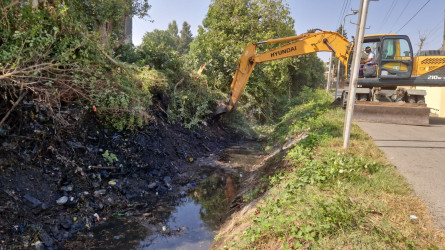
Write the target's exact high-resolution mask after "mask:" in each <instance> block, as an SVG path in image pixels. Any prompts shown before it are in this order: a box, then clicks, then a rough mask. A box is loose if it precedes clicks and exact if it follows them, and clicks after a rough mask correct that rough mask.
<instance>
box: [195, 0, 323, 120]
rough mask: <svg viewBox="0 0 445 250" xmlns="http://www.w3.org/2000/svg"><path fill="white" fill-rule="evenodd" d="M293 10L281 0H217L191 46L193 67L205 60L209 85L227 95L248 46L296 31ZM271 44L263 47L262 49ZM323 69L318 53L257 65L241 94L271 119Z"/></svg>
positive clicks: (254, 111)
mask: <svg viewBox="0 0 445 250" xmlns="http://www.w3.org/2000/svg"><path fill="white" fill-rule="evenodd" d="M289 14H290V11H289V7H288V5H287V4H284V1H282V0H266V1H262V0H261V1H260V0H237V1H222V0H215V1H213V2H212V3H211V5H210V6H209V11H208V13H207V15H206V18H205V19H204V20H203V26H200V28H199V31H198V33H199V34H198V36H197V37H196V38H195V40H194V41H193V42H192V43H191V45H190V53H189V57H188V60H187V62H188V63H189V64H191V65H190V66H189V67H190V68H194V69H197V68H199V66H201V65H203V64H204V63H206V68H207V70H206V71H204V73H205V74H206V75H207V76H208V77H209V82H210V83H211V87H213V88H217V89H220V90H222V91H223V92H226V93H227V92H228V91H229V87H230V82H231V81H232V78H233V74H234V72H235V68H236V65H237V61H238V60H239V58H240V55H241V53H242V51H243V49H244V48H245V46H246V45H247V44H249V43H251V42H255V41H264V40H267V39H272V38H278V37H286V36H292V35H295V31H294V30H293V26H294V20H293V19H292V18H291V17H290V15H289ZM271 48H272V47H271V46H269V45H264V46H262V47H261V48H259V50H260V51H258V53H261V51H263V50H268V49H271ZM323 72H324V67H323V64H322V62H321V61H320V60H319V59H318V58H317V57H316V56H315V55H307V56H303V57H302V58H300V57H298V58H291V59H284V60H279V61H274V62H269V63H267V64H264V65H258V66H257V67H256V69H254V72H253V74H252V76H251V77H250V79H249V83H248V84H247V86H246V89H245V91H244V94H243V96H242V100H244V101H245V102H246V103H249V104H251V105H250V106H249V110H248V112H247V113H249V114H250V115H251V117H255V118H257V119H258V120H260V121H270V120H272V121H273V120H274V119H276V118H277V117H279V116H280V113H281V112H282V111H283V106H285V105H286V104H288V102H286V100H287V99H289V98H291V97H293V96H294V95H295V93H298V91H299V89H300V88H301V86H302V85H308V86H314V87H316V86H318V84H320V82H321V80H322V79H323ZM272 93H273V94H272Z"/></svg>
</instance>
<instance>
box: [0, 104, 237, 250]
mask: <svg viewBox="0 0 445 250" xmlns="http://www.w3.org/2000/svg"><path fill="white" fill-rule="evenodd" d="M80 110H81V109H76V108H71V109H69V110H66V111H65V112H63V113H62V115H63V117H64V118H65V120H66V121H68V122H69V124H70V126H69V127H63V126H58V127H56V126H54V124H53V123H52V121H51V120H50V119H49V116H48V115H47V114H46V113H45V111H44V110H42V109H39V108H37V107H36V106H35V105H29V106H28V107H22V109H21V111H20V112H21V114H20V115H21V116H17V119H15V120H14V119H13V118H12V119H10V122H9V123H8V128H7V129H4V130H1V131H0V132H1V134H0V249H4V248H6V249H13V248H23V247H31V246H37V247H39V246H40V247H48V248H58V247H61V246H63V244H64V242H65V241H66V240H67V239H70V238H72V236H73V235H75V234H76V233H77V232H79V231H82V230H85V229H87V228H89V227H93V226H94V225H95V224H97V223H99V221H100V220H101V219H102V218H104V217H105V218H106V217H109V216H111V215H112V214H116V213H125V212H129V213H138V212H140V211H146V210H149V209H150V208H151V207H154V206H156V205H159V203H160V202H164V203H174V202H175V201H176V200H178V198H180V197H181V196H183V195H184V193H183V192H178V190H181V188H180V187H184V186H186V185H187V184H189V183H191V182H193V178H195V177H194V176H193V172H192V171H188V170H187V169H188V166H189V165H191V164H190V162H192V161H194V159H196V158H198V157H201V156H203V155H204V154H212V153H216V152H218V151H219V150H221V148H223V147H226V146H227V145H228V144H230V143H233V142H235V141H236V140H237V139H236V138H235V137H234V136H232V137H231V138H229V136H230V133H227V132H226V131H225V129H224V128H223V127H221V126H220V125H218V124H217V123H216V122H215V123H213V124H209V125H207V126H203V129H200V130H196V131H189V130H186V129H183V128H181V127H179V126H173V125H169V124H168V123H167V122H166V121H165V120H166V119H165V117H164V118H163V117H162V116H158V117H156V118H154V119H153V121H152V123H151V125H150V126H148V127H145V128H143V129H140V130H138V131H134V132H132V133H124V132H119V133H118V132H112V131H109V130H107V129H105V128H104V127H102V126H101V125H100V123H98V122H97V121H96V119H95V117H94V114H91V113H87V114H85V113H83V112H81V111H80ZM18 117H21V118H20V119H19V118H18ZM238 138H239V136H238ZM130 203H131V206H129V204H130ZM170 205H172V204H170ZM159 219H162V218H159Z"/></svg>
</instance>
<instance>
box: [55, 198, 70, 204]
mask: <svg viewBox="0 0 445 250" xmlns="http://www.w3.org/2000/svg"><path fill="white" fill-rule="evenodd" d="M56 202H57V205H63V204H65V203H67V202H68V197H66V196H62V197H60V198H59V199H57V201H56Z"/></svg>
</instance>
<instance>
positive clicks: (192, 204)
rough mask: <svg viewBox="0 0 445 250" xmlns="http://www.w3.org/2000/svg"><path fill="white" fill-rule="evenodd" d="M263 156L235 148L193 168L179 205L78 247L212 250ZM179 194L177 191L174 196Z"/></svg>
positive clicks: (90, 237)
mask: <svg viewBox="0 0 445 250" xmlns="http://www.w3.org/2000/svg"><path fill="white" fill-rule="evenodd" d="M262 157H263V153H262V151H261V147H260V146H259V145H258V144H257V143H250V144H246V145H243V146H237V147H232V148H228V149H226V150H224V151H223V152H222V153H220V154H217V155H210V156H209V157H206V158H202V159H198V160H196V161H195V163H194V165H195V166H194V167H195V168H194V169H195V170H194V171H195V173H194V174H195V175H194V177H193V178H194V179H195V180H194V182H190V183H188V184H187V186H183V187H181V188H177V190H176V191H177V192H181V193H182V195H180V197H182V198H180V199H179V200H177V201H175V202H173V204H176V205H174V206H171V205H165V204H172V202H171V201H170V202H168V203H162V202H161V203H160V205H159V206H158V207H157V208H156V209H154V210H153V211H150V212H144V213H138V214H136V215H134V214H128V213H127V214H120V216H121V217H112V218H109V219H108V220H107V221H106V222H104V223H102V224H101V225H99V226H96V227H93V228H92V229H91V230H90V231H89V232H83V233H80V234H79V235H78V236H77V237H76V238H77V239H76V240H75V242H76V244H74V246H76V247H86V248H94V249H208V248H209V247H210V245H211V243H212V242H213V238H214V232H215V231H216V230H218V229H219V227H220V225H221V224H222V223H223V222H224V221H225V219H226V218H227V217H228V216H229V215H230V213H229V212H230V205H231V204H232V201H233V199H234V198H235V197H236V195H237V192H238V187H239V184H240V182H241V181H242V180H243V177H245V174H246V172H249V171H250V170H251V169H252V167H253V166H254V165H257V164H259V163H260V162H261V160H262ZM173 192H174V191H173Z"/></svg>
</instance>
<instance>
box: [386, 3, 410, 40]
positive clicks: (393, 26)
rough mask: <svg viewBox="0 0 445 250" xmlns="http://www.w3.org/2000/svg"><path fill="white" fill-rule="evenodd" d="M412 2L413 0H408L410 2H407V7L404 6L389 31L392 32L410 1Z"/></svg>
mask: <svg viewBox="0 0 445 250" xmlns="http://www.w3.org/2000/svg"><path fill="white" fill-rule="evenodd" d="M410 2H411V0H408V2H406V5H405V7H404V8H403V10H402V11H401V12H400V15H399V16H398V17H397V19H396V21H395V22H394V24H393V25H392V27H391V31H390V32H389V33H392V30H393V29H394V28H395V27H396V24H397V21H399V19H400V17H401V16H402V14H403V13H404V12H405V10H406V8H407V7H408V5H409V3H410Z"/></svg>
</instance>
